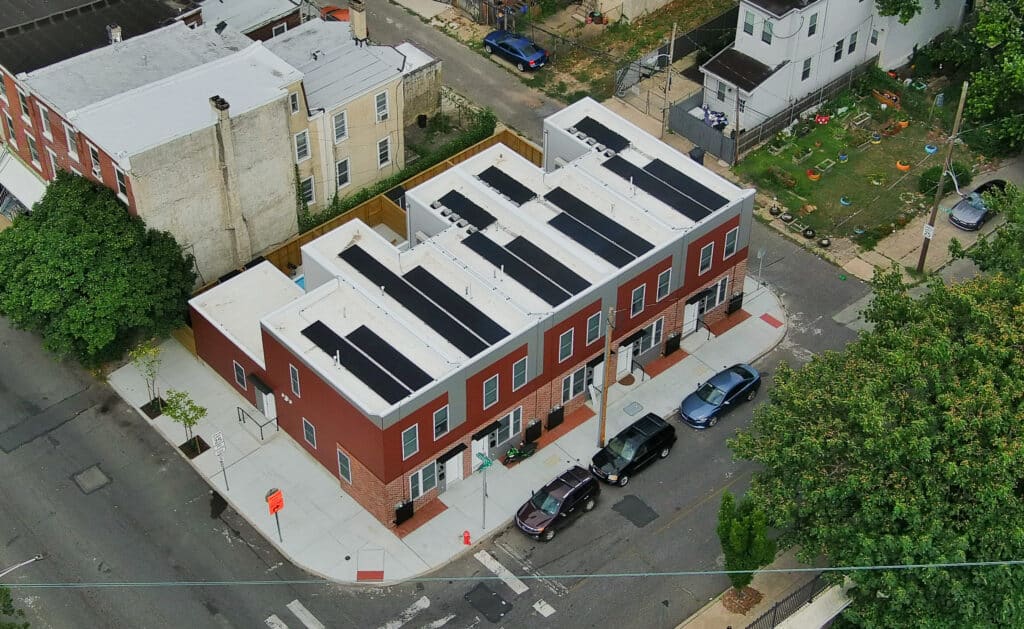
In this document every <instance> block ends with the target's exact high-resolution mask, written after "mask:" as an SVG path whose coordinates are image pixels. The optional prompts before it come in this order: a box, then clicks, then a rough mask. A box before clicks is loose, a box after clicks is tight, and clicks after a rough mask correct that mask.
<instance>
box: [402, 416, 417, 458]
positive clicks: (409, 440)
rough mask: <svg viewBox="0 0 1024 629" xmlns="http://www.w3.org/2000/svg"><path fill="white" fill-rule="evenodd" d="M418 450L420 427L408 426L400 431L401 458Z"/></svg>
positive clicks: (409, 455)
mask: <svg viewBox="0 0 1024 629" xmlns="http://www.w3.org/2000/svg"><path fill="white" fill-rule="evenodd" d="M419 451H420V427H419V426H418V425H413V426H409V427H408V428H406V429H405V430H403V431H402V460H405V459H408V458H409V457H411V456H412V455H414V454H416V453H417V452H419Z"/></svg>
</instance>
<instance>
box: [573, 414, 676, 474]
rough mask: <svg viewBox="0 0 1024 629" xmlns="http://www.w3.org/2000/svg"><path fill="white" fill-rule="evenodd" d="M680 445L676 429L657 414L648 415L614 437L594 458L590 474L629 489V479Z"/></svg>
mask: <svg viewBox="0 0 1024 629" xmlns="http://www.w3.org/2000/svg"><path fill="white" fill-rule="evenodd" d="M675 442H676V429H675V428H674V427H673V426H672V425H671V424H669V423H668V422H666V421H665V420H664V419H662V418H660V417H658V416H657V415H655V414H654V413H648V414H646V415H644V416H643V417H641V418H640V419H638V420H636V421H635V422H633V423H632V424H631V425H629V426H628V427H627V428H626V429H625V430H623V431H622V432H620V433H619V434H617V435H615V436H614V437H612V439H611V441H609V442H608V445H606V446H605V447H604V448H603V449H602V450H600V451H599V452H598V453H597V454H595V455H594V458H593V459H592V460H591V463H590V471H591V473H593V474H594V476H596V477H598V478H600V479H601V480H603V481H605V482H608V483H617V484H618V485H619V487H625V486H626V483H628V482H629V477H630V475H632V474H635V473H636V472H639V471H640V470H642V469H643V468H645V467H647V466H648V465H650V464H651V463H652V462H653V461H654V458H655V457H660V458H662V459H664V458H665V457H667V456H668V453H669V452H670V451H671V450H672V444H673V443H675Z"/></svg>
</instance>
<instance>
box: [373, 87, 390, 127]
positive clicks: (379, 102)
mask: <svg viewBox="0 0 1024 629" xmlns="http://www.w3.org/2000/svg"><path fill="white" fill-rule="evenodd" d="M373 102H374V106H375V107H376V109H377V122H384V121H385V120H387V119H388V116H389V115H390V111H389V108H388V93H387V92H381V93H380V94H377V95H375V96H374V97H373Z"/></svg>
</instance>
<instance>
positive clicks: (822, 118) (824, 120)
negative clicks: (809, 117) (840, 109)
mask: <svg viewBox="0 0 1024 629" xmlns="http://www.w3.org/2000/svg"><path fill="white" fill-rule="evenodd" d="M831 118H832V116H826V115H823V114H815V115H814V122H816V123H818V124H828V121H829V120H830V119H831Z"/></svg>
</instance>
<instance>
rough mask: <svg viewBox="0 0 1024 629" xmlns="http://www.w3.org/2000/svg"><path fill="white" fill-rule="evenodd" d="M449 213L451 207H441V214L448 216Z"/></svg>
mask: <svg viewBox="0 0 1024 629" xmlns="http://www.w3.org/2000/svg"><path fill="white" fill-rule="evenodd" d="M451 213H452V211H451V209H449V208H446V207H443V208H441V216H448V215H449V214H451Z"/></svg>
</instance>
